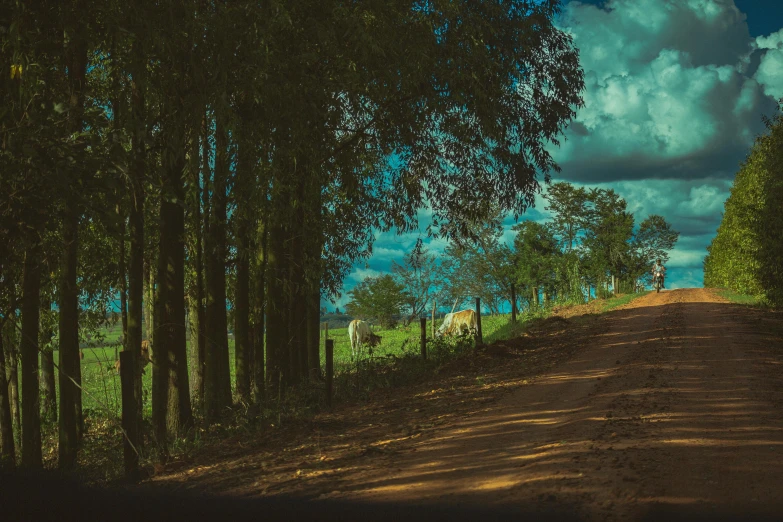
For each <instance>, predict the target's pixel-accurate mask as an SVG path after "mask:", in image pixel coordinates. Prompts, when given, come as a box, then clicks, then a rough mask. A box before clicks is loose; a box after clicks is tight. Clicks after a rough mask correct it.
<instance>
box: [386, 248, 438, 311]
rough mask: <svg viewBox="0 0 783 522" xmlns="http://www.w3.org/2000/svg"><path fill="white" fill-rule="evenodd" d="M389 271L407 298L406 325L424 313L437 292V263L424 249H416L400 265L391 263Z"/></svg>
mask: <svg viewBox="0 0 783 522" xmlns="http://www.w3.org/2000/svg"><path fill="white" fill-rule="evenodd" d="M391 270H392V273H393V274H394V277H395V279H396V280H397V282H398V283H399V284H400V285H401V286H402V287H403V289H404V292H405V295H406V296H407V298H408V301H407V303H406V307H407V312H408V319H407V320H406V321H405V322H406V324H407V323H408V322H410V321H411V320H412V319H413V318H415V317H419V316H420V315H421V314H422V313H424V311H425V310H426V308H427V306H428V305H429V304H430V299H431V296H432V295H434V294H435V292H436V291H437V290H438V289H437V284H438V263H437V260H436V258H435V256H434V255H432V254H430V253H429V252H428V251H427V249H426V248H416V249H413V250H412V251H411V252H410V253H409V254H408V255H407V256H405V258H404V259H403V262H402V264H400V263H397V262H396V261H392V265H391Z"/></svg>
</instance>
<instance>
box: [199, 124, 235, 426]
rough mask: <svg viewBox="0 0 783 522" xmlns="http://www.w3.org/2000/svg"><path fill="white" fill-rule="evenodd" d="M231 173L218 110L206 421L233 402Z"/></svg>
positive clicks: (209, 239)
mask: <svg viewBox="0 0 783 522" xmlns="http://www.w3.org/2000/svg"><path fill="white" fill-rule="evenodd" d="M228 172H229V158H228V133H227V129H226V122H225V121H224V116H223V115H222V114H221V112H220V111H218V113H217V115H216V125H215V178H214V181H213V190H212V205H211V209H210V223H209V231H208V232H207V234H206V237H205V240H206V241H205V243H206V244H205V252H206V263H205V264H206V273H205V276H206V285H205V287H206V293H207V295H206V298H207V305H206V331H205V335H206V338H207V347H206V352H205V364H206V371H205V383H204V384H205V386H204V395H205V401H206V404H205V406H206V408H205V410H206V411H205V413H206V420H207V423H208V424H210V423H212V422H214V421H215V420H216V419H217V418H218V417H219V416H220V415H221V413H222V412H223V410H224V409H225V408H226V407H228V406H230V405H231V375H230V367H229V356H228V317H227V316H226V219H227V203H228V202H227V199H228V198H227V194H226V190H227V183H228Z"/></svg>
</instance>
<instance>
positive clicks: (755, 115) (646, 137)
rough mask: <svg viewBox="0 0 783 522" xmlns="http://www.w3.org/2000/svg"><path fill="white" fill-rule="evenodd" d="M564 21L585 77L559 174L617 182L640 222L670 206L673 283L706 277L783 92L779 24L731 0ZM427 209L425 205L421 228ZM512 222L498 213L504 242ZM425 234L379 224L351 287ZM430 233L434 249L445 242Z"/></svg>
mask: <svg viewBox="0 0 783 522" xmlns="http://www.w3.org/2000/svg"><path fill="white" fill-rule="evenodd" d="M558 25H559V26H560V27H561V28H562V29H563V30H565V31H567V32H569V33H570V34H571V35H572V36H573V38H574V42H575V44H576V45H577V47H578V48H579V50H580V60H581V63H582V67H583V68H584V71H585V84H586V85H585V87H586V88H585V91H584V93H583V95H584V100H585V106H584V107H583V108H581V109H580V110H579V111H578V113H577V116H576V119H575V120H574V121H573V122H572V123H571V125H570V126H569V127H568V129H567V131H566V137H567V140H565V141H563V142H561V146H560V147H553V148H552V149H551V153H552V154H553V156H554V158H555V160H556V161H557V162H558V163H559V164H560V166H561V167H562V169H563V170H562V173H561V174H560V175H559V176H557V178H558V179H557V180H564V181H571V182H574V183H575V184H577V185H586V186H598V187H603V188H614V189H615V190H617V192H618V193H619V194H620V195H621V196H623V197H624V198H625V199H626V201H627V202H628V205H629V210H631V211H632V212H633V213H634V215H635V216H636V220H637V223H638V222H640V221H641V220H642V219H644V218H645V217H646V216H647V215H649V214H660V215H663V216H664V217H665V218H666V219H667V220H668V221H669V222H670V223H671V224H672V226H673V227H674V228H675V229H676V230H678V231H679V232H680V233H681V234H680V240H679V242H678V244H677V246H676V247H675V250H674V251H673V252H672V254H671V261H670V263H669V266H670V268H671V271H670V273H669V276H670V280H669V282H668V283H667V287H669V288H681V287H692V286H701V285H702V277H703V273H702V260H703V257H704V255H705V254H706V250H705V249H706V246H707V245H708V244H709V242H710V241H711V239H712V238H713V237H714V235H715V231H716V229H717V227H718V225H719V223H720V219H721V212H722V211H723V204H724V201H725V200H726V198H727V197H728V194H729V188H730V186H731V181H732V180H733V177H734V175H735V174H736V172H737V170H738V168H739V163H740V162H741V161H742V160H743V159H744V158H745V156H746V154H747V153H748V151H749V149H750V146H751V145H752V143H753V139H754V137H755V136H756V135H758V134H759V133H761V132H763V131H764V126H763V123H762V121H761V115H762V114H766V115H771V114H772V113H773V112H774V110H775V105H776V99H778V98H780V97H783V29H781V30H780V31H778V32H775V33H772V34H769V35H765V36H760V37H758V38H751V36H750V33H749V31H748V25H747V23H746V16H745V14H744V13H742V12H741V11H740V10H739V9H737V7H736V5H735V3H734V0H608V1H606V2H602V6H601V7H598V6H596V5H593V4H591V3H587V2H581V1H576V0H574V1H571V2H569V3H567V4H566V5H565V6H564V10H563V12H562V14H561V16H560V18H559V20H558ZM545 207H546V204H545V201H544V200H543V199H542V197H541V195H538V196H537V197H536V204H535V206H534V207H533V208H531V209H529V210H528V211H527V212H526V213H525V215H523V216H521V217H520V219H524V220H534V221H538V222H544V221H546V220H548V219H549V218H550V213H549V212H548V211H547V210H546V208H545ZM430 218H431V213H430V212H429V211H427V210H422V211H421V212H419V223H420V226H421V229H422V230H423V229H424V227H426V225H427V224H428V223H429V220H430ZM514 223H515V221H514V220H513V218H512V217H510V216H509V217H508V218H507V219H506V220H505V221H504V223H503V226H504V229H505V231H504V235H503V239H504V240H505V241H506V243H508V244H511V243H513V240H514V236H515V232H513V231H512V230H511V228H512V227H513V225H514ZM420 237H423V234H420V233H410V234H403V235H397V234H395V233H393V232H391V233H385V234H377V235H376V239H377V241H376V244H375V246H374V248H373V256H372V258H371V259H370V260H369V261H368V262H367V263H366V264H365V262H364V261H362V262H361V263H359V264H357V268H356V269H355V270H354V271H353V272H352V273H351V275H350V276H349V277H348V279H347V280H346V285H345V286H346V289H348V288H351V287H352V286H353V285H354V284H355V283H356V282H358V281H360V280H361V279H363V278H364V276H365V275H368V274H373V275H377V274H378V273H384V272H388V271H389V269H390V265H391V261H392V260H398V261H399V260H401V259H402V257H403V255H404V254H405V253H407V252H410V249H411V248H413V246H414V245H415V243H416V241H417V239H419V238H420ZM425 244H427V246H428V248H429V249H430V250H431V251H432V252H434V253H436V254H438V253H442V252H443V250H444V249H445V247H446V245H447V244H446V242H445V241H429V240H426V239H425ZM346 301H347V299H346V298H345V297H344V296H343V297H342V298H341V299H340V300H339V301H338V303H339V304H340V305H341V306H344V303H345V302H346Z"/></svg>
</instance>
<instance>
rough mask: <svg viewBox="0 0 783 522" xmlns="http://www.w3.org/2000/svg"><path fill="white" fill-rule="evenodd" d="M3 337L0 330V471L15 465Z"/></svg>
mask: <svg viewBox="0 0 783 522" xmlns="http://www.w3.org/2000/svg"><path fill="white" fill-rule="evenodd" d="M3 338H4V335H3V333H2V331H1V330H0V469H3V468H13V467H15V465H16V448H14V426H13V418H12V417H11V401H10V400H9V397H8V382H7V379H6V373H5V350H4V343H3Z"/></svg>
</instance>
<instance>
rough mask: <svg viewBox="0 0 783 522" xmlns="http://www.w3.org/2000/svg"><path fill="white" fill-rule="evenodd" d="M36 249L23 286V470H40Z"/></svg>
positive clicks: (27, 262) (30, 249)
mask: <svg viewBox="0 0 783 522" xmlns="http://www.w3.org/2000/svg"><path fill="white" fill-rule="evenodd" d="M39 253H40V248H39V247H38V246H37V245H33V246H30V247H28V249H27V252H26V253H25V259H24V275H23V282H22V341H21V343H20V346H21V348H22V350H21V351H22V466H23V467H25V468H33V469H39V468H42V467H43V458H42V456H41V417H40V411H41V395H40V392H41V390H40V385H41V383H40V381H39V380H38V379H39V377H38V337H39V327H40V321H41V316H40V313H41V266H40V263H41V260H40V257H41V256H40V255H39Z"/></svg>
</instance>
